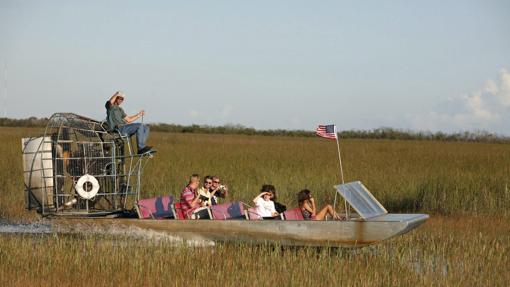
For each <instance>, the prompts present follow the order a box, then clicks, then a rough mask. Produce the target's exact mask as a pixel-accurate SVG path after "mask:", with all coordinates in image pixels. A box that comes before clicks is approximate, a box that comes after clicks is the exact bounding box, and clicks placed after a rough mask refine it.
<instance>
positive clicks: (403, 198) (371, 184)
mask: <svg viewBox="0 0 510 287" xmlns="http://www.w3.org/2000/svg"><path fill="white" fill-rule="evenodd" d="M0 133H1V134H0V140H1V141H2V143H3V144H2V145H0V154H1V155H2V156H1V157H0V164H1V166H0V172H1V175H2V176H1V177H0V188H1V196H0V216H1V217H4V218H5V217H8V218H11V219H23V218H28V219H32V218H33V214H32V213H27V212H26V211H25V210H24V206H25V205H24V192H23V189H24V188H23V174H22V166H21V138H22V137H26V136H30V135H39V134H40V133H41V130H39V129H27V128H5V127H3V128H0ZM149 140H150V144H151V145H154V146H156V148H157V150H158V154H157V155H156V156H155V158H154V159H152V160H151V162H149V164H148V165H147V167H146V169H145V170H144V177H143V181H142V197H149V196H155V195H162V194H173V195H175V196H178V195H179V193H180V191H181V190H182V188H183V187H184V186H185V185H186V183H187V182H186V181H187V179H188V177H189V176H190V174H192V173H199V174H201V175H206V174H215V175H219V176H220V177H221V178H222V180H223V182H224V183H227V184H228V185H229V186H230V189H231V199H236V200H242V201H245V202H251V199H252V198H253V197H254V196H255V195H256V194H257V192H258V191H259V189H260V186H261V185H262V184H264V183H270V184H273V185H275V186H276V188H277V190H278V195H279V200H280V201H282V202H284V203H286V204H287V205H289V206H293V205H296V199H295V196H296V193H297V192H298V191H299V190H301V189H303V188H308V189H310V190H312V191H313V192H314V194H315V196H316V197H317V198H318V199H319V203H322V204H324V203H326V202H328V203H330V202H331V201H332V200H333V197H334V189H333V185H335V184H338V183H340V172H339V165H338V157H337V151H336V146H335V143H334V141H329V140H324V139H320V138H309V137H303V138H299V137H278V136H275V137H269V136H246V135H215V134H173V133H158V132H155V133H152V134H151V137H150V139H149ZM341 150H342V158H343V165H344V174H345V180H346V181H354V180H360V181H362V182H363V183H364V184H365V185H366V186H367V187H368V189H369V190H371V191H372V193H373V194H374V196H375V197H376V198H378V199H379V201H381V203H382V204H383V205H384V206H385V207H386V208H387V209H388V210H389V211H391V212H427V213H435V214H443V215H448V214H471V215H473V214H475V215H476V214H499V215H500V214H505V215H508V212H509V210H510V190H509V186H510V164H509V162H510V145H506V144H488V143H463V142H434V141H397V140H341Z"/></svg>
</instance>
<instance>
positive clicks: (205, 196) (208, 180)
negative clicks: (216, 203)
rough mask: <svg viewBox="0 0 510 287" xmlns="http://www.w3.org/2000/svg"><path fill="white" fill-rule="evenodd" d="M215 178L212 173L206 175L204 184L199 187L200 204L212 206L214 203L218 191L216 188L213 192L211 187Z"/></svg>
mask: <svg viewBox="0 0 510 287" xmlns="http://www.w3.org/2000/svg"><path fill="white" fill-rule="evenodd" d="M212 183H213V179H212V177H211V176H210V175H208V176H206V177H204V186H202V187H201V188H199V189H198V200H199V203H200V206H202V207H204V206H211V205H213V197H214V194H215V193H216V190H213V191H212V192H211V190H210V188H211V186H212Z"/></svg>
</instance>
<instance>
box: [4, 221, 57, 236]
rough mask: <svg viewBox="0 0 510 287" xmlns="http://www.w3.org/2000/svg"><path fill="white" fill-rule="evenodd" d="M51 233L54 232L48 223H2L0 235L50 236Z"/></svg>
mask: <svg viewBox="0 0 510 287" xmlns="http://www.w3.org/2000/svg"><path fill="white" fill-rule="evenodd" d="M51 232H52V230H51V225H50V224H46V223H38V222H34V223H9V222H0V234H3V233H14V234H15V233H26V234H48V233H51Z"/></svg>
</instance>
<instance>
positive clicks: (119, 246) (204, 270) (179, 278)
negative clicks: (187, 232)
mask: <svg viewBox="0 0 510 287" xmlns="http://www.w3.org/2000/svg"><path fill="white" fill-rule="evenodd" d="M0 246H2V249H1V251H0V262H1V265H0V266H1V267H0V268H1V270H0V271H1V272H0V274H1V275H0V284H1V285H2V286H26V285H38V286H55V285H58V286H61V285H64V286H71V285H72V286H105V285H109V286H112V285H119V286H125V285H127V284H129V285H131V286H168V285H170V286H183V285H186V286H240V285H241V286H416V285H417V286H431V285H435V286H439V285H441V286H504V285H505V284H506V283H507V282H508V280H510V274H508V272H506V271H505V270H506V269H507V266H508V264H510V260H509V257H508V252H509V251H510V250H509V246H510V228H509V226H508V224H506V222H505V221H504V220H496V221H491V223H490V224H487V221H486V220H483V219H480V218H473V217H468V218H460V217H459V218H444V217H438V218H433V219H432V220H431V221H430V222H429V223H427V224H426V225H424V226H423V227H421V228H420V229H418V230H416V231H414V232H412V233H410V234H407V235H405V236H401V237H398V238H396V239H394V240H391V241H388V242H385V243H383V244H380V245H376V246H372V247H368V248H363V249H327V248H323V249H315V248H288V247H287V248H283V247H278V246H266V245H259V246H252V245H243V244H239V245H237V244H233V245H232V244H219V245H216V246H213V247H210V246H209V247H189V246H188V245H185V244H183V245H182V246H175V245H168V244H165V242H164V241H144V240H140V239H133V238H129V237H112V236H89V235H83V236H80V235H73V236H66V235H58V234H50V235H42V236H41V235H35V236H34V235H8V236H5V235H2V236H0Z"/></svg>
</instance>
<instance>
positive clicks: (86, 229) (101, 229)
mask: <svg viewBox="0 0 510 287" xmlns="http://www.w3.org/2000/svg"><path fill="white" fill-rule="evenodd" d="M55 233H56V234H62V235H69V234H74V235H85V236H109V237H115V238H119V237H121V238H126V239H134V240H137V241H142V242H144V244H165V245H170V246H176V247H178V246H183V245H185V246H189V247H210V246H214V245H215V243H214V241H211V240H207V239H202V238H196V239H183V238H181V237H178V236H172V235H170V234H168V233H165V232H158V231H155V230H151V229H142V228H139V227H136V226H117V225H112V226H90V225H88V224H76V225H74V226H72V227H71V226H59V225H52V224H50V223H45V222H34V223H12V222H0V235H2V234H32V235H35V234H55Z"/></svg>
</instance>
